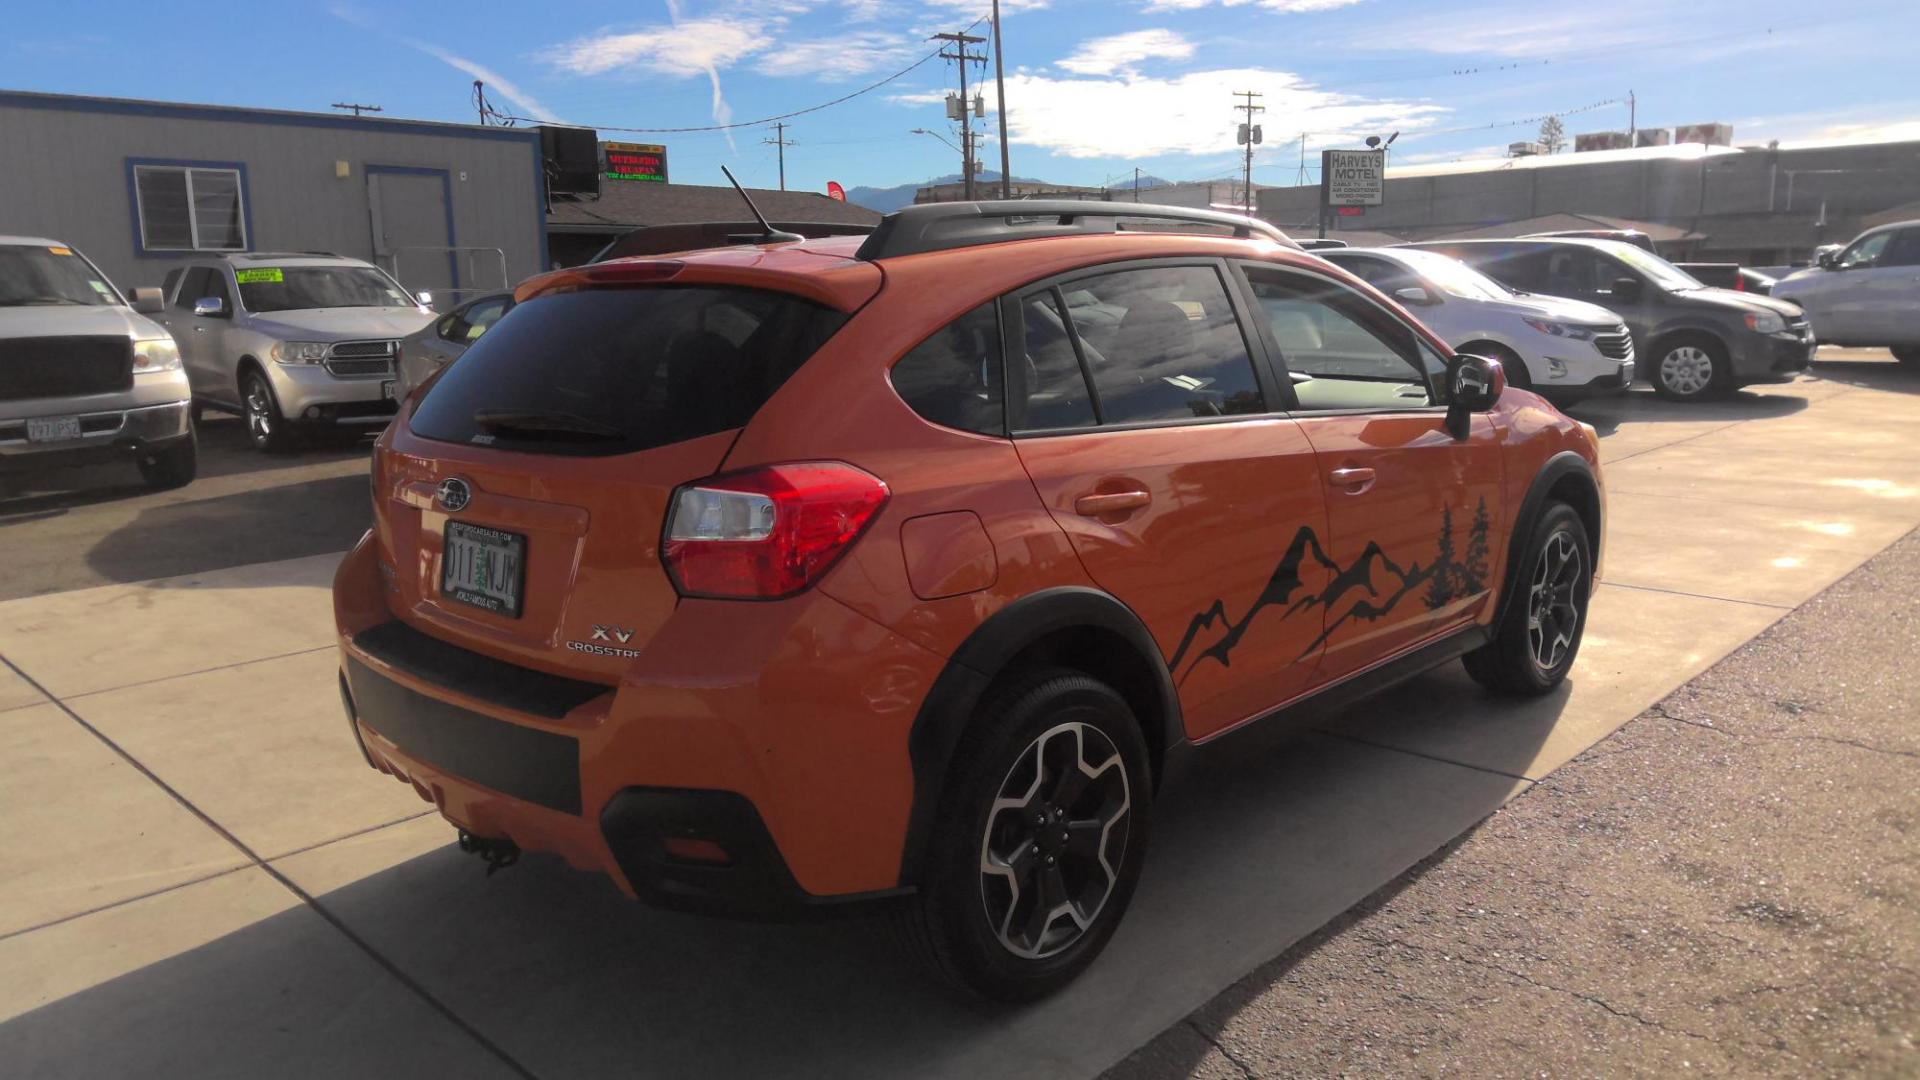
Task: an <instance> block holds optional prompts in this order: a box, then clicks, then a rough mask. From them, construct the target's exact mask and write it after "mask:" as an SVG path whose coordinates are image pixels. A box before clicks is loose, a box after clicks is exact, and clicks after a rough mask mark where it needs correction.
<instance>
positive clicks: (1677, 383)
mask: <svg viewBox="0 0 1920 1080" xmlns="http://www.w3.org/2000/svg"><path fill="white" fill-rule="evenodd" d="M1660 381H1661V383H1663V384H1664V385H1665V386H1666V388H1667V389H1669V390H1671V391H1673V392H1674V393H1676V394H1681V395H1684V396H1688V397H1691V396H1693V395H1694V394H1698V393H1702V392H1703V391H1705V390H1706V389H1707V387H1708V386H1710V385H1712V383H1713V357H1711V356H1708V355H1707V353H1706V350H1705V349H1702V348H1700V347H1699V346H1697V345H1681V346H1679V347H1677V348H1674V349H1672V350H1669V351H1668V353H1667V355H1665V356H1663V357H1661V358H1660Z"/></svg>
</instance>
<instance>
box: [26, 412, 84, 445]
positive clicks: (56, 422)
mask: <svg viewBox="0 0 1920 1080" xmlns="http://www.w3.org/2000/svg"><path fill="white" fill-rule="evenodd" d="M79 437H80V418H79V417H77V416H42V417H38V418H29V419H28V420H27V441H28V442H60V441H61V440H63V439H77V438H79Z"/></svg>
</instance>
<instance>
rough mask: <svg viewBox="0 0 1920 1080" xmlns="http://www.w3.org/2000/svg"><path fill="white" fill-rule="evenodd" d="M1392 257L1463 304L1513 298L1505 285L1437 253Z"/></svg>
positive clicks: (1411, 253)
mask: <svg viewBox="0 0 1920 1080" xmlns="http://www.w3.org/2000/svg"><path fill="white" fill-rule="evenodd" d="M1394 255H1396V256H1397V257H1399V258H1402V259H1405V260H1406V262H1407V265H1408V266H1410V267H1412V268H1413V270H1414V272H1416V273H1418V274H1419V275H1420V276H1421V277H1423V278H1426V279H1427V280H1428V281H1430V282H1432V283H1433V284H1434V286H1435V287H1436V288H1439V289H1440V290H1441V291H1443V292H1446V293H1448V294H1450V295H1453V296H1458V297H1460V298H1461V299H1463V300H1505V299H1507V298H1509V297H1511V296H1512V295H1513V291H1512V290H1511V289H1508V288H1507V287H1506V286H1505V285H1502V284H1500V283H1499V282H1497V281H1495V280H1493V279H1492V278H1490V277H1488V276H1487V275H1485V274H1483V273H1481V272H1480V271H1478V270H1475V269H1474V268H1473V267H1471V266H1468V265H1467V264H1466V263H1463V262H1461V261H1460V260H1459V259H1455V258H1451V257H1449V256H1446V255H1442V254H1440V253H1439V252H1437V251H1411V250H1409V251H1396V252H1394Z"/></svg>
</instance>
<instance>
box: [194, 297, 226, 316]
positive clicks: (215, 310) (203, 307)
mask: <svg viewBox="0 0 1920 1080" xmlns="http://www.w3.org/2000/svg"><path fill="white" fill-rule="evenodd" d="M193 313H194V314H195V315H198V316H200V317H201V318H203V319H224V318H226V317H227V302H226V301H225V300H222V299H220V298H219V297H217V296H203V297H201V298H200V299H198V300H195V301H194V302H193Z"/></svg>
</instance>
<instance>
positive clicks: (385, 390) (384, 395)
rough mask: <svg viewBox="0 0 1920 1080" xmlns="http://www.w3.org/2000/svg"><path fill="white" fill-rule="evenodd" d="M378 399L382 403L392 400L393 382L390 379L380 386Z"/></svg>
mask: <svg viewBox="0 0 1920 1080" xmlns="http://www.w3.org/2000/svg"><path fill="white" fill-rule="evenodd" d="M380 397H381V400H383V401H392V400H393V380H392V379H388V380H387V381H385V382H383V383H381V384H380Z"/></svg>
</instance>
